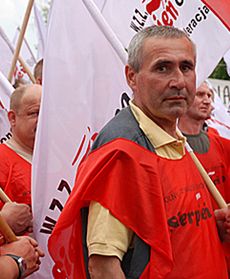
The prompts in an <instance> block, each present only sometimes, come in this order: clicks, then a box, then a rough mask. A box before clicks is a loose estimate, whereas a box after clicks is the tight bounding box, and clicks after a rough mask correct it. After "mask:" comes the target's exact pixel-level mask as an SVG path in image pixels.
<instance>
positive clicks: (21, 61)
mask: <svg viewBox="0 0 230 279" xmlns="http://www.w3.org/2000/svg"><path fill="white" fill-rule="evenodd" d="M18 61H19V63H20V64H21V65H22V67H23V69H24V70H25V71H26V73H27V75H28V76H29V78H30V80H31V81H32V83H36V80H35V77H34V75H33V74H32V73H31V71H30V69H29V67H28V66H27V65H26V63H25V62H24V60H23V59H22V58H21V56H18Z"/></svg>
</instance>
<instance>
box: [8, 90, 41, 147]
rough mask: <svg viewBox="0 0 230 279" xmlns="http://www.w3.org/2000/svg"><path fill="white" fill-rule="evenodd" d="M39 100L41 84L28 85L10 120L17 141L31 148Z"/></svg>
mask: <svg viewBox="0 0 230 279" xmlns="http://www.w3.org/2000/svg"><path fill="white" fill-rule="evenodd" d="M40 101H41V86H35V87H30V88H28V89H27V90H26V92H25V94H24V95H23V97H22V99H21V103H20V107H19V109H18V111H17V112H14V121H13V122H11V127H12V132H13V135H14V136H15V137H16V138H17V139H18V140H19V142H20V143H21V144H22V145H23V146H26V147H27V148H29V149H30V150H33V147H34V140H35V132H36V127H37V120H38V114H39V109H40Z"/></svg>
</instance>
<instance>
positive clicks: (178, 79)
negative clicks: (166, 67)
mask: <svg viewBox="0 0 230 279" xmlns="http://www.w3.org/2000/svg"><path fill="white" fill-rule="evenodd" d="M169 86H170V88H176V89H179V90H181V89H183V88H184V87H185V77H184V74H183V72H182V71H181V70H180V69H178V70H176V71H174V72H173V74H172V78H171V80H170V83H169Z"/></svg>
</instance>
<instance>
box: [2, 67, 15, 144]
mask: <svg viewBox="0 0 230 279" xmlns="http://www.w3.org/2000/svg"><path fill="white" fill-rule="evenodd" d="M13 90H14V88H13V87H12V85H11V84H10V83H9V81H8V80H7V79H6V77H5V76H4V75H3V74H2V73H1V72H0V143H3V142H4V141H6V140H7V139H9V138H11V136H12V135H11V132H10V123H9V120H8V116H7V112H8V110H9V107H10V95H11V93H12V92H13Z"/></svg>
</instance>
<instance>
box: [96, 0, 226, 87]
mask: <svg viewBox="0 0 230 279" xmlns="http://www.w3.org/2000/svg"><path fill="white" fill-rule="evenodd" d="M99 1H100V0H99ZM95 2H97V0H95ZM104 2H105V3H104V4H103V9H102V13H103V15H104V16H105V18H106V20H107V21H108V22H109V24H110V25H111V27H112V28H113V30H114V31H115V33H116V34H117V36H118V37H119V39H120V40H121V42H122V43H123V45H124V46H125V47H127V46H128V43H129V41H130V39H131V38H132V37H133V35H134V34H135V33H136V32H137V31H138V30H140V29H142V28H144V27H145V26H147V25H152V24H157V25H174V26H176V27H178V28H180V29H183V30H184V31H185V32H186V33H187V34H188V35H189V36H190V37H191V39H192V40H193V41H194V42H195V44H196V46H197V84H200V83H201V82H202V81H203V80H204V79H206V78H207V77H208V76H209V75H210V74H211V72H212V71H213V69H214V68H215V67H216V65H217V63H218V62H219V60H220V59H221V58H222V57H223V55H224V54H225V53H226V51H227V50H228V49H230V34H229V31H228V29H227V28H226V27H225V26H224V25H223V24H222V22H221V21H220V20H219V18H217V17H216V16H215V15H214V14H213V13H212V12H211V11H210V10H209V9H208V8H207V7H206V6H205V5H204V3H203V1H200V0H197V1H177V0H171V1H166V0H163V1H162V0H161V1H160V0H157V1H156V0H152V1H146V0H144V1H132V0H126V1H125V5H124V1H123V0H105V1H104ZM220 2H223V1H220ZM220 5H221V3H220Z"/></svg>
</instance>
